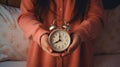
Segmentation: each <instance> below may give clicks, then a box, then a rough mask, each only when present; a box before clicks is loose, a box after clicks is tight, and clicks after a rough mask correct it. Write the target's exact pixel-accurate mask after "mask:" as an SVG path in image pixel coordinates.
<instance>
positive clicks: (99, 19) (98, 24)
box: [74, 0, 104, 41]
mask: <svg viewBox="0 0 120 67" xmlns="http://www.w3.org/2000/svg"><path fill="white" fill-rule="evenodd" d="M103 25H104V24H103V6H102V0H90V5H89V10H88V13H87V18H86V19H85V20H83V22H82V23H81V24H80V25H79V27H78V28H77V30H75V31H74V32H76V33H78V34H79V35H80V37H81V40H82V41H88V40H92V39H95V38H96V37H97V36H98V35H99V33H100V32H101V31H102V28H103Z"/></svg>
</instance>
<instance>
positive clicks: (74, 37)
mask: <svg viewBox="0 0 120 67" xmlns="http://www.w3.org/2000/svg"><path fill="white" fill-rule="evenodd" d="M71 37H72V43H71V45H70V46H69V47H68V50H67V51H66V52H65V53H63V54H62V56H65V55H68V54H71V53H72V52H73V51H74V50H75V49H76V48H77V47H78V45H80V44H81V40H80V37H79V35H78V34H76V33H73V34H72V35H71Z"/></svg>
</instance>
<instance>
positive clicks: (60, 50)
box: [48, 29, 71, 52]
mask: <svg viewBox="0 0 120 67" xmlns="http://www.w3.org/2000/svg"><path fill="white" fill-rule="evenodd" d="M57 31H63V32H64V33H66V34H67V36H68V37H69V43H68V44H67V45H66V46H65V47H64V48H63V49H56V48H54V47H53V46H52V45H53V43H52V42H51V36H52V35H53V34H54V33H56V32H57ZM48 42H49V45H50V47H51V48H52V49H53V50H54V51H55V52H63V51H65V50H66V49H67V48H68V47H69V46H70V43H71V37H70V35H69V33H68V32H67V31H66V30H64V29H55V30H53V31H52V32H51V33H50V35H49V37H48Z"/></svg>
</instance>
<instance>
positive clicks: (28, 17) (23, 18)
mask: <svg viewBox="0 0 120 67" xmlns="http://www.w3.org/2000/svg"><path fill="white" fill-rule="evenodd" d="M20 9H21V14H20V16H19V17H18V25H19V27H20V28H21V29H22V30H23V32H24V34H25V36H26V37H27V38H28V39H32V40H33V41H35V42H36V43H38V44H40V38H41V36H42V35H43V34H45V33H48V31H47V30H45V29H44V28H43V27H44V26H43V24H42V23H40V22H39V21H37V20H36V18H35V16H34V13H33V12H34V6H33V2H32V0H21V6H20Z"/></svg>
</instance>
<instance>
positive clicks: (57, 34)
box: [48, 19, 71, 52]
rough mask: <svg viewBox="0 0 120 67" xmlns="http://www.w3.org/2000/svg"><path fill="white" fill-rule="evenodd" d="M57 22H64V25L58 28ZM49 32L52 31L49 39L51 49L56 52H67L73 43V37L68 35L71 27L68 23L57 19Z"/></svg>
mask: <svg viewBox="0 0 120 67" xmlns="http://www.w3.org/2000/svg"><path fill="white" fill-rule="evenodd" d="M57 21H62V22H64V24H63V25H61V26H60V27H58V26H57V24H56V22H57ZM49 30H50V31H51V32H50V35H49V38H48V41H49V44H50V47H51V48H52V49H53V50H54V51H55V52H64V51H65V50H67V48H68V47H69V45H70V43H71V37H70V35H69V33H68V31H69V30H70V25H69V24H68V23H66V21H65V20H64V19H55V20H53V23H52V25H51V26H50V28H49Z"/></svg>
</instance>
